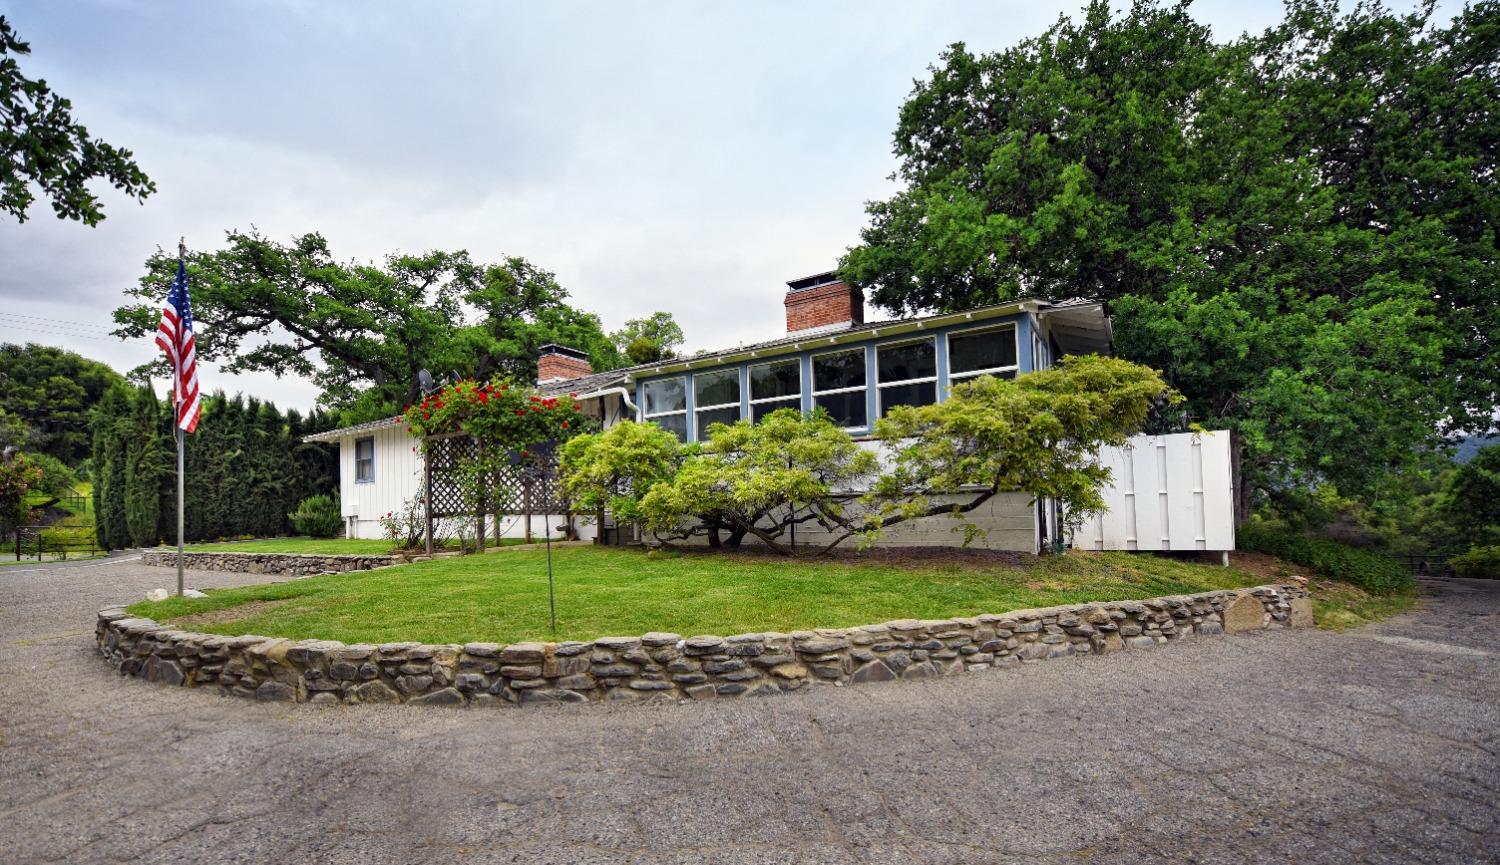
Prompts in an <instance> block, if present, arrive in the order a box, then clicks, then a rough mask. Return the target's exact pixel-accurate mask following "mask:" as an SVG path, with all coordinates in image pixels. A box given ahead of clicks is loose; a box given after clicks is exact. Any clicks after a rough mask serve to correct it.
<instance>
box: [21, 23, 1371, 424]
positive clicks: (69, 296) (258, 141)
mask: <svg viewBox="0 0 1500 865" xmlns="http://www.w3.org/2000/svg"><path fill="white" fill-rule="evenodd" d="M1079 5H1080V0H1072V2H1065V3H1054V2H1014V3H1013V2H991V3H978V2H963V3H958V2H930V3H918V2H878V3H877V2H870V0H858V2H845V3H816V4H813V3H805V2H797V3H792V2H786V3H772V2H755V3H741V4H737V5H733V6H732V5H730V4H726V3H704V2H699V3H683V4H669V3H622V2H599V3H587V4H585V3H561V2H559V3H551V2H549V3H528V4H519V3H515V4H500V3H463V4H460V3H420V4H418V3H407V4H396V3H368V2H361V3H353V2H321V3H313V2H306V3H294V2H281V3H273V2H256V3H248V2H213V3H197V2H194V3H187V2H184V3H169V2H148V0H94V2H57V0H0V14H4V15H5V16H6V17H7V18H8V19H9V20H10V21H11V22H12V25H13V26H14V27H15V29H16V30H17V31H18V32H19V34H20V36H21V38H22V39H23V40H26V41H29V42H30V43H31V46H32V55H31V56H30V57H28V58H23V59H22V70H23V71H24V72H25V73H26V74H28V75H29V76H31V77H43V78H46V79H47V81H48V82H49V83H50V84H51V85H52V86H53V87H54V88H55V89H56V90H57V91H58V92H60V93H61V94H62V95H64V96H66V97H68V98H70V99H71V100H72V101H73V103H74V107H75V110H76V114H77V116H78V117H79V118H80V119H81V120H82V121H83V122H84V123H85V124H86V125H87V126H88V128H89V130H90V132H91V133H93V134H94V135H96V136H101V137H103V138H105V139H106V140H107V141H109V142H111V143H113V144H115V145H118V146H123V147H128V148H130V149H131V150H133V151H134V152H135V154H136V157H137V161H138V162H139V164H140V165H141V167H142V168H143V169H144V170H145V171H146V172H147V173H148V174H149V175H150V176H151V177H152V179H153V180H155V181H156V184H157V187H158V192H157V194H155V195H153V196H151V197H150V198H148V199H147V200H146V203H145V204H144V205H143V206H141V205H136V204H134V203H132V202H130V201H128V200H125V199H123V198H121V197H119V196H117V195H113V194H110V195H106V196H105V201H106V211H105V212H106V214H107V217H108V218H107V219H106V220H105V221H104V222H103V223H101V224H100V225H99V226H98V227H95V228H88V227H85V226H83V225H80V224H79V223H76V222H62V221H59V220H58V219H56V218H55V217H54V216H53V215H52V212H51V209H50V207H48V206H47V205H46V204H45V203H42V202H38V203H37V204H36V205H34V206H33V208H32V210H31V212H30V219H29V220H28V221H27V222H26V223H24V224H17V223H16V222H15V221H14V220H11V219H9V218H8V217H0V340H4V341H35V342H42V343H48V344H59V345H66V346H68V347H70V348H73V349H75V350H77V351H79V352H80V353H82V354H85V355H87V356H90V357H94V358H97V359H100V360H103V361H106V362H108V363H110V364H112V365H113V366H115V367H116V368H118V369H122V370H124V369H128V368H130V367H133V366H135V365H137V364H139V363H142V362H145V361H147V360H150V359H151V357H152V356H153V353H154V351H155V349H154V347H153V346H152V345H151V344H150V341H149V339H142V340H136V341H132V342H130V343H122V342H120V341H118V340H115V339H112V338H110V337H108V336H107V335H106V334H107V331H108V329H109V327H110V312H111V310H113V309H114V308H115V307H116V306H118V305H120V303H121V302H122V300H123V299H122V295H121V290H122V289H123V288H125V287H127V286H130V285H132V284H133V283H134V282H135V280H136V278H137V277H138V276H139V274H140V273H141V271H142V263H143V262H144V261H145V259H146V257H147V256H148V255H149V254H150V253H151V251H152V250H153V249H154V248H155V247H157V246H162V247H167V248H170V247H171V246H172V245H173V244H174V243H175V242H176V240H177V237H178V236H179V235H185V236H186V238H187V242H188V244H189V246H190V247H195V248H208V247H215V246H218V245H220V244H221V242H222V240H223V236H224V231H225V230H226V229H230V228H240V229H248V228H249V227H250V226H252V225H253V226H256V227H258V228H260V229H261V230H262V231H263V232H266V233H267V234H269V235H271V236H273V237H276V238H278V239H282V240H286V239H289V238H291V237H292V236H293V235H295V234H299V233H302V232H307V231H320V232H322V233H323V234H324V236H326V237H327V238H328V240H329V242H330V244H331V246H332V248H333V250H334V253H335V255H336V256H337V257H339V258H341V259H351V258H352V259H360V260H370V259H378V258H381V257H383V256H384V255H385V254H386V253H388V252H392V251H396V250H404V251H423V250H429V249H438V248H441V249H467V250H468V251H469V252H470V253H471V254H472V255H473V256H474V257H475V258H477V259H479V260H482V261H494V260H497V259H499V258H501V257H502V256H503V255H522V256H525V257H527V258H528V259H530V260H531V261H532V262H534V263H536V264H537V265H539V266H542V267H545V268H547V269H550V270H553V271H555V272H556V273H557V275H558V278H559V280H560V281H561V282H562V284H563V285H564V286H566V287H567V289H568V290H569V291H570V292H571V293H572V295H573V298H574V300H575V302H576V303H577V304H578V305H580V306H582V307H583V308H585V309H588V310H591V311H593V312H596V313H598V314H599V315H600V316H601V317H602V318H603V320H604V324H605V326H606V328H608V329H614V328H616V327H618V326H619V325H620V324H622V323H623V322H624V321H625V319H627V318H631V317H636V316H639V315H642V314H645V313H649V312H651V311H653V310H667V311H670V312H671V313H672V314H673V315H675V316H676V317H677V320H678V322H680V323H681V324H682V326H683V329H684V330H685V331H686V333H687V338H688V347H689V348H690V349H700V348H702V349H712V348H719V347H725V346H731V345H734V344H736V343H738V342H741V341H746V342H748V341H757V340H762V339H768V338H773V337H775V336H778V335H779V334H780V333H782V332H783V330H784V326H785V323H784V317H783V312H782V307H781V298H782V296H783V294H784V293H785V290H786V289H785V285H784V283H785V281H786V280H787V279H790V278H794V277H798V276H803V275H806V274H810V273H815V272H818V271H821V270H826V269H829V268H831V267H832V266H834V264H835V263H836V261H837V259H838V257H839V256H840V255H841V254H842V253H843V251H844V250H845V248H846V247H848V246H849V245H851V244H853V243H854V242H856V241H857V240H858V233H859V228H860V226H861V225H862V224H863V223H864V209H863V205H864V202H866V201H867V200H870V199H872V198H880V197H885V196H887V195H889V194H890V192H891V190H892V187H891V184H890V181H889V180H888V179H887V177H888V175H889V174H890V173H891V171H892V170H893V169H894V167H895V160H894V158H893V157H892V156H891V145H890V142H891V132H892V130H893V129H894V128H895V124H896V114H897V109H898V107H899V106H900V104H901V102H902V100H903V98H904V97H905V96H906V95H907V94H908V92H909V91H910V90H911V86H912V80H913V79H914V78H917V77H921V76H923V75H924V70H925V69H926V67H927V65H928V64H929V63H932V62H933V61H934V60H935V59H936V58H937V56H938V53H939V52H940V51H941V50H942V49H943V48H944V47H945V46H946V45H948V44H950V43H952V42H954V41H958V40H962V41H965V42H967V43H968V44H969V46H970V47H971V48H973V49H975V50H983V51H988V50H996V49H1000V48H1004V47H1006V46H1009V45H1012V44H1014V43H1015V42H1017V41H1018V40H1020V39H1023V38H1025V37H1027V36H1031V35H1035V34H1037V33H1039V32H1041V30H1042V29H1044V28H1045V27H1046V26H1047V25H1048V24H1049V23H1050V22H1052V21H1053V20H1055V19H1056V17H1057V16H1058V14H1059V13H1061V12H1068V13H1070V14H1071V13H1074V12H1076V10H1077V8H1078V7H1079ZM1397 5H1398V7H1399V6H1400V5H1401V4H1399V3H1398V4H1397ZM419 7H420V8H419ZM1194 8H1195V14H1197V16H1198V17H1199V18H1200V20H1202V21H1205V22H1207V23H1209V24H1210V25H1211V26H1212V27H1213V29H1214V32H1215V34H1216V35H1217V36H1219V37H1221V38H1229V37H1231V36H1234V35H1237V34H1239V33H1240V32H1243V31H1245V30H1247V29H1249V30H1257V31H1258V30H1260V29H1262V28H1264V27H1265V26H1267V25H1269V24H1271V23H1273V22H1274V21H1276V20H1277V19H1279V17H1280V12H1281V7H1280V3H1279V2H1244V0H1241V2H1235V0H1228V2H1223V0H1219V2H1199V3H1197V4H1196V5H1195V7H1194ZM203 378H204V379H205V380H206V381H205V384H206V386H207V387H208V388H220V387H222V388H224V389H226V390H230V391H234V390H243V391H245V392H247V393H251V394H255V395H257V396H260V397H262V398H266V399H271V400H274V401H275V402H276V403H278V404H280V405H283V406H295V407H300V408H306V407H308V406H310V405H311V404H312V403H313V402H314V400H315V397H316V390H315V389H314V388H313V387H312V385H310V384H309V383H307V382H304V381H301V380H295V379H286V380H280V381H278V380H276V379H274V378H272V377H270V376H242V377H239V378H231V377H228V376H224V375H220V374H217V373H216V372H214V371H213V370H212V369H210V370H206V371H204V373H203Z"/></svg>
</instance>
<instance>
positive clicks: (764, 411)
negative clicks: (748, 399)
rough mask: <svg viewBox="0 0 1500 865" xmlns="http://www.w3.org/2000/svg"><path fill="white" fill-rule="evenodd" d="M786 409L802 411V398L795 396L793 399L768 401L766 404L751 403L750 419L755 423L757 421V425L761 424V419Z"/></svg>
mask: <svg viewBox="0 0 1500 865" xmlns="http://www.w3.org/2000/svg"><path fill="white" fill-rule="evenodd" d="M784 408H790V409H800V408H802V398H801V397H795V396H794V397H792V398H791V399H776V400H768V401H766V402H755V403H751V404H750V419H751V420H753V421H755V422H756V423H760V419H761V418H763V417H765V416H766V415H768V414H770V413H771V412H773V411H780V410H781V409H784Z"/></svg>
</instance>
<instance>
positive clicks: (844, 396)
mask: <svg viewBox="0 0 1500 865" xmlns="http://www.w3.org/2000/svg"><path fill="white" fill-rule="evenodd" d="M813 402H814V404H816V405H817V406H818V407H819V408H821V409H823V410H824V411H826V412H828V413H829V414H830V415H832V416H833V422H834V423H836V424H838V425H839V426H842V427H850V428H854V427H860V428H863V427H866V426H869V415H868V414H867V413H866V412H865V392H864V391H863V390H851V391H848V392H845V393H825V394H823V395H821V396H817V397H814V398H813Z"/></svg>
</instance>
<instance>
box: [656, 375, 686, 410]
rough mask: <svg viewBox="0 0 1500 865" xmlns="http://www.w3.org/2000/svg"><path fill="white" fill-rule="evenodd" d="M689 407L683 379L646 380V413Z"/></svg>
mask: <svg viewBox="0 0 1500 865" xmlns="http://www.w3.org/2000/svg"><path fill="white" fill-rule="evenodd" d="M685 408H687V391H686V390H685V389H684V388H683V386H682V379H680V378H669V379H666V380H665V381H648V382H646V414H657V413H658V412H664V411H682V410H683V409H685Z"/></svg>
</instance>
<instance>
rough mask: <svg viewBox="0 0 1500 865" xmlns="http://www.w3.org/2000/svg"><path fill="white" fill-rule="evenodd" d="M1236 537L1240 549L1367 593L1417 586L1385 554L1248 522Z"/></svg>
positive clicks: (1407, 589)
mask: <svg viewBox="0 0 1500 865" xmlns="http://www.w3.org/2000/svg"><path fill="white" fill-rule="evenodd" d="M1237 540H1238V546H1239V548H1240V549H1242V550H1253V551H1255V552H1261V553H1270V554H1271V555H1273V556H1278V557H1280V558H1283V559H1286V560H1287V561H1291V562H1296V563H1297V564H1299V565H1303V566H1305V567H1309V568H1312V569H1313V570H1314V571H1317V572H1318V574H1319V575H1320V576H1323V577H1327V578H1329V579H1332V580H1339V581H1340V582H1345V583H1349V584H1351V585H1355V586H1359V587H1360V588H1361V589H1364V590H1365V591H1367V592H1372V593H1375V594H1380V595H1390V594H1398V593H1405V592H1414V591H1416V588H1417V583H1416V580H1414V579H1413V578H1412V575H1411V572H1410V571H1408V570H1407V569H1406V568H1404V567H1402V566H1401V565H1400V564H1399V563H1397V562H1396V561H1395V560H1394V559H1392V558H1390V557H1389V556H1384V555H1381V554H1380V553H1372V552H1370V551H1368V550H1361V549H1357V548H1355V547H1351V546H1349V545H1348V544H1341V543H1339V542H1337V541H1330V540H1328V539H1326V538H1314V537H1309V536H1308V535H1304V534H1301V533H1300V532H1294V531H1291V530H1289V529H1284V528H1279V527H1277V526H1273V525H1269V524H1267V523H1262V522H1250V523H1246V524H1245V525H1244V526H1242V527H1241V528H1240V530H1239V532H1238V536H1237Z"/></svg>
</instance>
